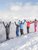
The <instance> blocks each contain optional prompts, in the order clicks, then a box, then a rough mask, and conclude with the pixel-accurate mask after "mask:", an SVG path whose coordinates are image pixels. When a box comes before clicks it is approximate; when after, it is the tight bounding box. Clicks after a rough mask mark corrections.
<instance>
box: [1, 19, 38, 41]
mask: <svg viewBox="0 0 38 50" xmlns="http://www.w3.org/2000/svg"><path fill="white" fill-rule="evenodd" d="M25 22H26V24H27V33H29V29H30V25H31V24H32V23H34V32H36V27H37V22H38V21H37V20H36V19H35V20H34V21H26V20H25V19H24V22H22V21H20V20H19V21H18V24H17V23H16V22H14V23H15V25H16V36H17V37H18V36H19V30H20V33H21V35H23V34H24V33H23V26H24V24H25ZM2 23H3V25H4V27H5V30H6V40H9V39H10V38H9V33H10V25H11V21H10V22H9V23H7V24H6V25H5V23H4V22H2ZM19 28H20V29H19Z"/></svg>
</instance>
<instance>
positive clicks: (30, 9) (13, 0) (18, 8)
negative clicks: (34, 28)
mask: <svg viewBox="0 0 38 50" xmlns="http://www.w3.org/2000/svg"><path fill="white" fill-rule="evenodd" d="M37 13H38V0H0V18H3V19H6V18H9V19H10V18H12V17H11V16H13V18H14V17H16V18H18V17H20V16H24V17H25V16H28V18H29V16H31V17H30V18H32V16H33V17H34V16H35V18H36V16H38V15H37ZM26 18H27V17H26Z"/></svg>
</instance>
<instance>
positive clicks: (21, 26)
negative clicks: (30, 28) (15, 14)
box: [19, 20, 26, 35]
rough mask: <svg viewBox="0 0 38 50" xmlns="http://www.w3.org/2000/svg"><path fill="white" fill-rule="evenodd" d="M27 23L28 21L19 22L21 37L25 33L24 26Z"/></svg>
mask: <svg viewBox="0 0 38 50" xmlns="http://www.w3.org/2000/svg"><path fill="white" fill-rule="evenodd" d="M25 21H26V20H24V22H22V21H19V26H20V33H21V35H23V34H24V33H23V26H24V23H25Z"/></svg>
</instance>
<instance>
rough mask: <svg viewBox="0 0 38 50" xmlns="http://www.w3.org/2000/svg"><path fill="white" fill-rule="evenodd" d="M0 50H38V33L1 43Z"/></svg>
mask: <svg viewBox="0 0 38 50" xmlns="http://www.w3.org/2000/svg"><path fill="white" fill-rule="evenodd" d="M0 50H38V32H36V33H30V34H28V35H22V36H19V37H16V38H14V39H11V40H8V41H6V42H4V43H1V44H0Z"/></svg>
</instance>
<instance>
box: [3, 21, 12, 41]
mask: <svg viewBox="0 0 38 50" xmlns="http://www.w3.org/2000/svg"><path fill="white" fill-rule="evenodd" d="M3 25H4V27H5V29H6V40H9V33H10V25H11V22H9V24H8V23H7V25H5V23H4V22H3Z"/></svg>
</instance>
